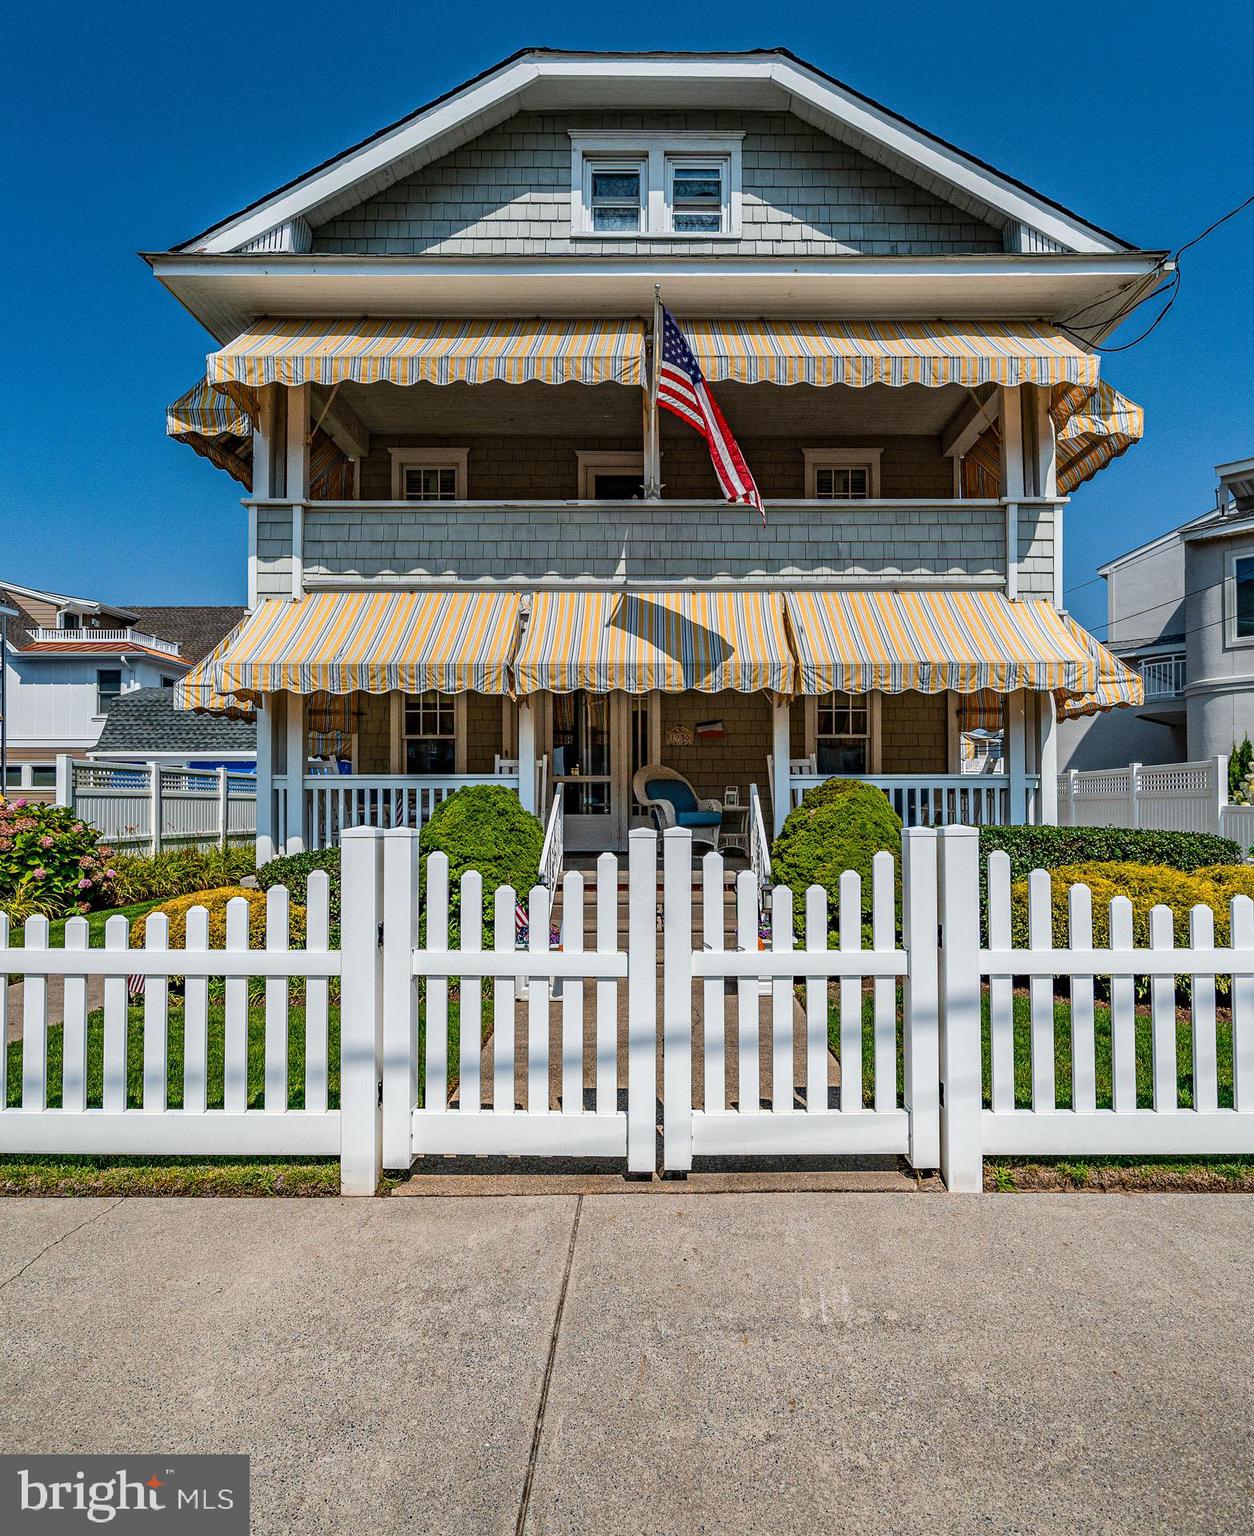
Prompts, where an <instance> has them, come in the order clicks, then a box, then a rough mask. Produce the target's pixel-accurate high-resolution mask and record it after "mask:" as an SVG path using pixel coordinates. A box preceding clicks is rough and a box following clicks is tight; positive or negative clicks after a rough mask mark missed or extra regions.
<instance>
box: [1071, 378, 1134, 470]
mask: <svg viewBox="0 0 1254 1536" xmlns="http://www.w3.org/2000/svg"><path fill="white" fill-rule="evenodd" d="M1054 416H1055V425H1056V427H1057V430H1058V489H1059V490H1060V491H1062V492H1064V493H1067V492H1070V491H1073V490H1075V488H1076V486H1077V485H1082V484H1083V483H1084V482H1085V481H1086V480H1091V479H1092V478H1093V476H1094V475H1095V474H1096V473H1097V472H1098V470H1099V469H1104V468H1105V467H1106V465H1107V464H1109V463H1110V461H1111V460H1112V459H1117V458H1118V457H1119V455H1120V454H1121V453H1126V452H1127V451H1128V449H1129V448H1131V446H1132V445H1133V443H1139V442H1140V440H1141V438H1142V437H1143V436H1144V435H1145V412H1144V410H1142V408H1141V407H1140V406H1139V405H1137V404H1135V403H1134V402H1133V401H1131V400H1129V399H1128V398H1127V397H1126V396H1125V395H1121V394H1120V393H1119V391H1118V390H1117V389H1112V388H1111V387H1110V385H1109V384H1098V386H1097V388H1096V389H1095V390H1094V391H1093V393H1092V394H1091V395H1089V396H1088V398H1087V399H1085V400H1084V401H1082V402H1081V403H1080V404H1079V405H1078V406H1077V407H1076V408H1075V409H1074V410H1072V411H1071V412H1070V413H1069V414H1067V415H1065V416H1063V417H1062V418H1061V419H1059V418H1060V413H1059V410H1058V408H1057V407H1055V411H1054Z"/></svg>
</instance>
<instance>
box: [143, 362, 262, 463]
mask: <svg viewBox="0 0 1254 1536" xmlns="http://www.w3.org/2000/svg"><path fill="white" fill-rule="evenodd" d="M241 393H242V396H243V398H242V399H240V398H229V397H228V396H226V395H224V394H222V393H221V391H220V390H216V389H214V388H213V386H212V385H211V384H209V383H208V381H207V380H205V379H201V380H200V381H199V382H198V383H196V384H193V385H192V387H191V388H190V389H189V390H188V391H187V392H186V393H185V394H182V395H180V396H179V397H178V399H177V400H176V401H175V402H174V404H173V405H171V406H167V408H166V413H165V431H166V436H167V437H172V438H174V439H175V440H176V441H177V442H180V443H186V444H187V445H188V447H190V448H191V449H193V450H194V451H195V452H196V453H198V454H200V456H201V457H202V458H205V459H208V460H209V462H210V463H211V464H216V465H217V466H218V468H219V469H225V470H226V472H227V474H229V475H230V476H231V477H232V478H233V479H235V480H238V481H239V483H240V484H241V485H242V486H245V487H246V488H248V489H251V487H252V481H253V418H254V417H255V416H256V414H257V402H256V399H255V397H253V395H252V392H251V391H250V390H244V391H242V392H241Z"/></svg>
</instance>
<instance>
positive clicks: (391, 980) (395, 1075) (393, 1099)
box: [383, 827, 418, 1168]
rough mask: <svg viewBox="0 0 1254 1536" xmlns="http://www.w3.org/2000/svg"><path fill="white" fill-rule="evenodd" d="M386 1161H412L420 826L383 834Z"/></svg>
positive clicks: (403, 1164)
mask: <svg viewBox="0 0 1254 1536" xmlns="http://www.w3.org/2000/svg"><path fill="white" fill-rule="evenodd" d="M383 911H384V914H385V915H384V919H383V1166H384V1167H385V1168H408V1167H409V1165H410V1163H411V1162H413V1148H414V1133H413V1116H414V1108H415V1106H416V1105H417V1103H418V989H417V987H416V986H415V985H414V959H413V953H414V945H415V944H416V943H417V941H418V829H417V828H416V827H394V828H392V829H391V830H390V831H388V832H385V833H384V834H383Z"/></svg>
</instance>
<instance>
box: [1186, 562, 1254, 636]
mask: <svg viewBox="0 0 1254 1536" xmlns="http://www.w3.org/2000/svg"><path fill="white" fill-rule="evenodd" d="M1238 560H1254V549H1234V550H1232V551H1231V552H1230V553H1229V554H1228V555H1227V556H1226V557H1225V559H1224V565H1225V571H1224V577H1225V579H1224V637H1225V639H1226V640H1227V642H1228V645H1229V647H1232V648H1237V649H1241V650H1244V649H1246V648H1248V647H1249V646H1252V645H1254V635H1238V634H1237V561H1238ZM1175 649H1177V650H1178V649H1179V647H1178V646H1177V647H1175Z"/></svg>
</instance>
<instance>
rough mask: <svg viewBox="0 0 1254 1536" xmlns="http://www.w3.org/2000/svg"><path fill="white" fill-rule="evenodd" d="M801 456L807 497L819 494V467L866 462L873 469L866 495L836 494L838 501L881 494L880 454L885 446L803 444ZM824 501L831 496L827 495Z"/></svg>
mask: <svg viewBox="0 0 1254 1536" xmlns="http://www.w3.org/2000/svg"><path fill="white" fill-rule="evenodd" d="M801 452H802V456H803V457H804V459H805V466H806V499H807V500H808V501H817V500H818V499H819V497H818V490H817V486H818V471H819V470H820V469H861V468H863V467H864V466H865V467H866V468H868V469H869V470H870V474H869V475H868V477H867V495H866V497H865V498H863V497H861V496H857V497H852V496H851V497H848V498H846V497H840V496H838V497H835V498H833V499H834V500H836V501H843V500H850V501H862V500H864V499H866V500H869V501H876V500H878V498H879V494H880V457H881V455H882V454H883V452H884V450H883V449H882V448H803V449H802V450H801ZM823 499H824V501H826V500H827V499H828V498H827V497H824V498H823Z"/></svg>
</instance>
